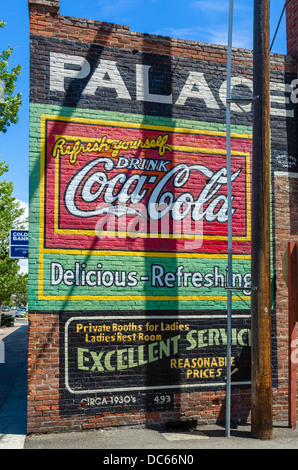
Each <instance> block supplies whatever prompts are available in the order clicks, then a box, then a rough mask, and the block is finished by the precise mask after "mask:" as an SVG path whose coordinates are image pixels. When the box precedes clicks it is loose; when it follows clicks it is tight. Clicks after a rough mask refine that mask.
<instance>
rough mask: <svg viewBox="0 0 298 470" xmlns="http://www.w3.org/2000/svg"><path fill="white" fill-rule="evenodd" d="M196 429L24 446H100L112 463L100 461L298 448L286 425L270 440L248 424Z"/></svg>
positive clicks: (58, 438)
mask: <svg viewBox="0 0 298 470" xmlns="http://www.w3.org/2000/svg"><path fill="white" fill-rule="evenodd" d="M199 429H200V430H197V431H194V432H186V433H179V432H177V433H176V432H175V433H164V432H161V431H157V430H152V429H108V430H96V431H83V432H70V433H59V434H45V435H32V436H28V437H27V438H26V441H25V449H101V453H100V455H101V457H102V459H106V458H109V459H111V458H113V459H115V460H114V462H113V461H109V462H108V461H105V462H104V461H103V460H102V463H114V464H116V463H117V462H116V460H117V458H119V456H121V455H123V456H129V455H131V456H133V455H141V456H143V457H145V459H146V456H147V457H148V456H149V455H153V454H154V455H161V456H165V455H167V453H169V454H171V453H172V454H176V455H185V454H186V453H187V454H192V455H193V456H194V457H199V456H200V454H197V453H196V451H198V450H202V449H214V450H215V449H247V450H249V449H298V430H297V429H289V428H288V427H287V425H286V424H285V425H284V426H283V425H281V424H279V425H278V426H274V431H273V433H274V438H273V439H272V440H270V441H262V440H259V439H253V438H252V437H251V430H250V426H239V427H238V428H237V429H234V430H231V436H230V437H225V429H224V428H222V427H220V426H216V425H210V426H202V427H200V428H199ZM186 451H187V452H186ZM148 458H149V457H148ZM152 459H153V457H152ZM161 460H162V457H161ZM199 461H200V460H199ZM145 462H146V460H145ZM118 463H120V462H118ZM138 463H143V464H144V461H142V460H139V461H138ZM149 463H152V462H149ZM157 463H159V462H157ZM161 463H166V462H161Z"/></svg>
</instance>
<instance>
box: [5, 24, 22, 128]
mask: <svg viewBox="0 0 298 470" xmlns="http://www.w3.org/2000/svg"><path fill="white" fill-rule="evenodd" d="M4 26H5V22H4V21H0V29H1V28H3V27H4ZM12 51H13V48H12V47H11V46H9V47H8V49H6V50H4V51H2V53H1V54H0V85H1V91H2V93H1V95H3V96H2V97H0V132H3V133H5V132H6V131H7V128H8V127H9V126H10V124H12V123H13V124H16V123H17V122H18V112H19V108H20V106H21V104H22V95H21V93H17V94H16V95H14V90H15V82H16V80H17V78H18V75H20V73H21V68H22V67H21V66H20V65H17V66H16V67H14V68H13V69H12V70H11V72H9V71H8V70H7V67H8V59H9V57H10V56H11V54H12ZM1 98H2V99H1Z"/></svg>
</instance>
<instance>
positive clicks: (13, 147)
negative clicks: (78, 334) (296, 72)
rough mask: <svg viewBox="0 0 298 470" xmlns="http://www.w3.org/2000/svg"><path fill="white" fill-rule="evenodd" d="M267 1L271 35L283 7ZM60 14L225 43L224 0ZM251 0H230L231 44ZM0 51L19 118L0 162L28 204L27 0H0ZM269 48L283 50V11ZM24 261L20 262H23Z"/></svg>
mask: <svg viewBox="0 0 298 470" xmlns="http://www.w3.org/2000/svg"><path fill="white" fill-rule="evenodd" d="M283 5H284V2H283V0H271V38H273V36H274V33H275V31H276V27H277V24H278V22H279V18H280V15H281V12H282V9H283ZM60 10H61V14H62V15H65V16H71V17H77V18H87V19H92V20H99V21H106V22H111V23H118V24H124V25H128V26H129V27H130V30H131V31H137V32H141V33H149V34H157V35H163V36H170V37H174V38H181V39H189V40H194V41H199V42H207V43H213V44H222V45H227V35H228V15H229V0H213V1H212V0H183V1H181V0H113V1H112V0H76V1H73V0H60ZM252 18H253V0H234V21H233V46H234V47H241V48H245V49H252V44H253V21H252ZM0 20H4V21H5V22H6V26H5V28H2V29H1V30H0V50H1V51H2V50H5V49H7V47H8V45H11V46H12V47H13V54H12V56H11V58H10V61H9V69H11V68H12V67H14V66H16V65H17V64H20V65H21V66H22V73H21V75H20V76H19V78H18V80H17V83H16V90H15V91H16V93H18V92H21V93H22V106H21V108H20V112H19V122H18V123H17V124H12V125H11V126H10V127H9V128H8V131H7V132H6V133H5V134H0V161H3V160H4V161H6V163H8V165H9V172H8V173H6V174H5V179H7V180H8V181H13V183H14V193H13V195H14V197H15V198H16V199H17V200H20V201H21V202H22V204H23V205H24V207H25V208H26V209H27V208H28V201H29V195H28V187H29V184H28V178H29V163H28V161H29V13H28V2H27V0H9V1H4V0H2V1H1V10H0ZM272 52H276V53H279V54H286V32H285V14H284V16H283V20H282V22H281V25H280V27H279V30H278V34H277V37H276V39H275V42H274V45H273V48H272ZM23 264H26V263H23Z"/></svg>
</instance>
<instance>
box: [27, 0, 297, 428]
mask: <svg viewBox="0 0 298 470" xmlns="http://www.w3.org/2000/svg"><path fill="white" fill-rule="evenodd" d="M28 3H29V15H30V47H31V49H30V50H31V52H30V57H31V58H30V68H31V72H30V240H29V358H28V432H49V431H57V430H77V429H93V428H100V427H102V428H103V427H108V426H124V425H125V426H133V425H137V426H150V425H157V424H158V425H166V424H167V423H170V422H171V423H173V422H177V421H179V422H185V423H186V422H189V421H191V422H192V423H195V424H197V425H199V424H204V423H212V422H215V421H220V420H222V419H224V415H225V383H226V345H227V325H226V320H227V290H226V285H227V243H228V239H227V232H228V218H227V170H226V139H225V127H226V104H225V103H226V101H225V100H226V86H227V84H226V61H227V57H226V56H227V51H226V48H225V47H224V46H218V45H210V44H203V43H196V42H193V41H184V40H181V39H173V38H168V37H161V36H154V35H148V34H142V33H137V32H134V31H130V29H129V27H128V26H124V25H117V24H110V23H103V22H99V21H92V20H86V19H77V18H72V17H65V16H62V15H61V14H60V5H59V0H28ZM291 8H292V9H291V10H289V9H288V12H287V18H288V30H289V31H288V40H289V46H288V47H289V55H288V56H286V57H285V56H281V55H278V54H272V55H271V77H270V90H271V149H272V150H271V153H272V163H271V183H272V354H273V357H272V362H273V394H274V419H276V420H283V419H286V418H287V367H288V365H287V364H288V363H287V286H286V282H285V279H284V275H283V270H282V266H283V258H284V256H285V252H286V247H287V242H288V241H290V240H295V238H296V237H297V233H296V232H297V230H298V225H297V220H298V218H297V215H296V211H297V192H298V184H297V176H298V161H297V157H298V152H297V109H296V108H297V106H296V104H295V83H296V82H295V80H296V79H297V54H296V53H297V34H296V32H295V31H294V29H293V28H295V27H296V26H295V25H297V21H296V20H295V15H296V18H297V2H296V0H294V1H292V3H291ZM291 24H292V26H291ZM293 25H294V26H293ZM292 31H294V34H293V38H292V39H291V32H292ZM295 38H296V39H295ZM295 41H296V42H295ZM295 54H296V55H295ZM232 92H233V96H237V97H239V96H240V97H245V98H247V97H252V51H249V50H244V49H234V50H233V70H232ZM231 119H232V121H231V124H232V135H231V138H232V144H231V145H232V193H233V211H232V212H233V286H234V287H235V288H237V290H235V293H234V294H233V298H232V304H233V317H232V364H231V367H232V403H231V420H232V421H235V422H238V423H240V422H249V420H250V345H251V334H250V321H251V318H250V287H251V283H250V253H251V231H250V221H251V210H252V207H251V152H252V109H251V105H250V104H245V105H244V106H243V107H242V109H240V108H239V107H237V106H236V105H233V106H232V118H231Z"/></svg>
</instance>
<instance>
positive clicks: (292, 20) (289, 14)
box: [286, 0, 298, 60]
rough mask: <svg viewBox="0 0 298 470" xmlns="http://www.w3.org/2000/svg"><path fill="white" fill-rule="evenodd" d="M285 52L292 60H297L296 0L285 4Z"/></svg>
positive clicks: (297, 10) (297, 4)
mask: <svg viewBox="0 0 298 470" xmlns="http://www.w3.org/2000/svg"><path fill="white" fill-rule="evenodd" d="M286 18H287V51H288V54H289V55H291V56H292V57H293V58H296V60H297V58H298V3H297V0H291V1H290V2H287V8H286Z"/></svg>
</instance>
